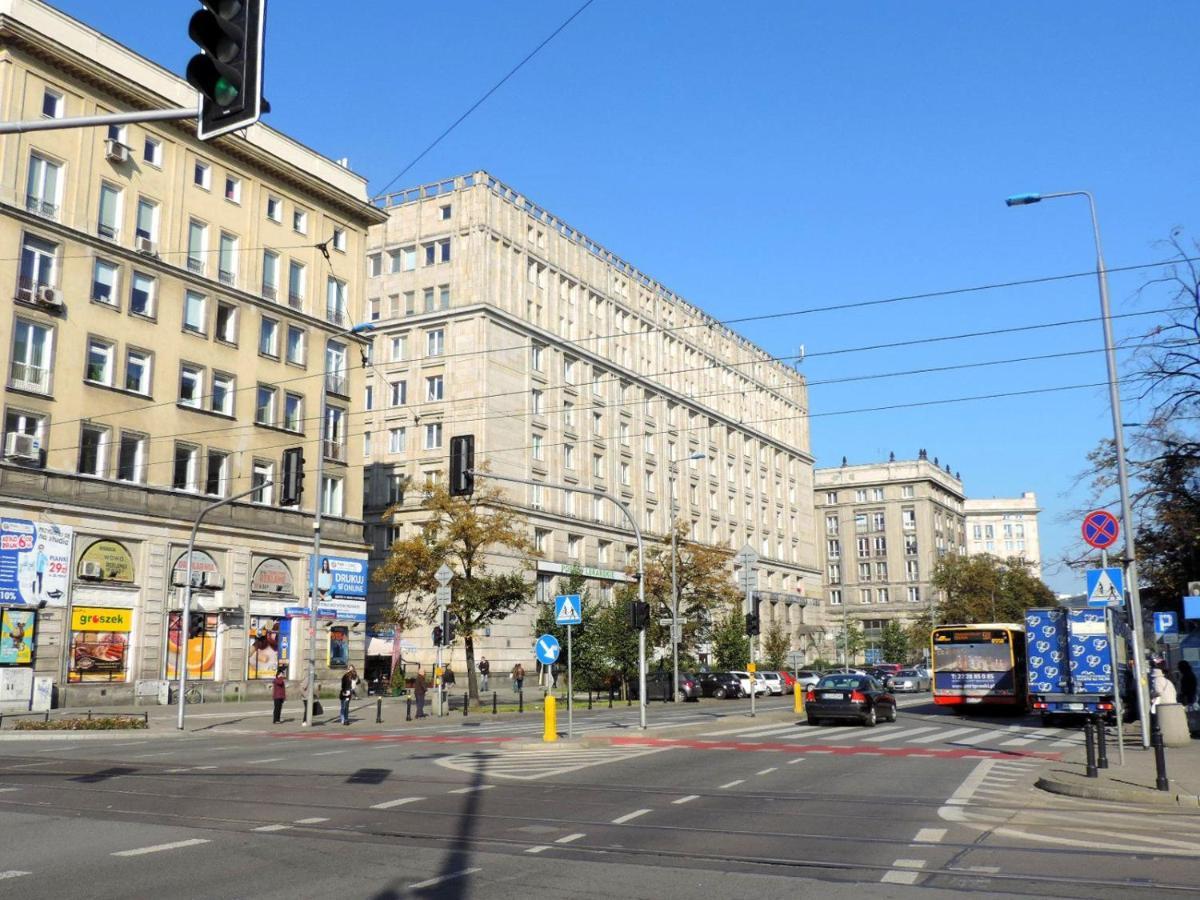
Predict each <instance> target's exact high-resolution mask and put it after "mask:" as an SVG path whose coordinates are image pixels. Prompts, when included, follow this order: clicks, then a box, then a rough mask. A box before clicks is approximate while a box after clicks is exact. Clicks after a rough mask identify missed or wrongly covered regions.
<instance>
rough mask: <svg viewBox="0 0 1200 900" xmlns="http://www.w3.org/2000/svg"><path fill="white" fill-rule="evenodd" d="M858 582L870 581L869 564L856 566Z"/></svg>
mask: <svg viewBox="0 0 1200 900" xmlns="http://www.w3.org/2000/svg"><path fill="white" fill-rule="evenodd" d="M858 580H859V581H870V580H871V564H870V563H869V562H865V563H859V564H858Z"/></svg>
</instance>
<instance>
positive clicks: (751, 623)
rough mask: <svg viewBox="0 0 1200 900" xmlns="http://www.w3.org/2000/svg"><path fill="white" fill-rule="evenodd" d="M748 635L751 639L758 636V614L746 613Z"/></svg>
mask: <svg viewBox="0 0 1200 900" xmlns="http://www.w3.org/2000/svg"><path fill="white" fill-rule="evenodd" d="M746 634H748V635H750V636H751V637H754V636H755V635H756V634H758V613H756V612H752V613H746Z"/></svg>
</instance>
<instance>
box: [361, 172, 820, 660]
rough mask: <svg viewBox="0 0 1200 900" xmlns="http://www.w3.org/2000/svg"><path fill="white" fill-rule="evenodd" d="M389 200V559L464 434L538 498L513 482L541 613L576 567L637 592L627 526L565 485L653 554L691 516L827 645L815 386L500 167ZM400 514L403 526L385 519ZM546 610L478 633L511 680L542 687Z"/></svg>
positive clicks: (378, 290)
mask: <svg viewBox="0 0 1200 900" xmlns="http://www.w3.org/2000/svg"><path fill="white" fill-rule="evenodd" d="M381 204H382V206H383V208H384V209H385V210H386V211H387V213H388V220H387V222H386V224H384V225H381V226H378V227H375V228H373V229H372V230H371V232H370V239H369V243H368V247H367V267H368V274H369V276H370V279H369V288H368V303H369V309H370V310H371V318H372V319H373V320H374V321H375V324H376V326H377V329H376V331H375V345H374V361H373V367H372V370H371V373H370V374H369V376H368V379H367V384H366V391H367V394H366V400H367V405H368V407H369V409H368V412H367V424H366V425H365V426H364V427H365V428H366V429H368V430H369V431H370V449H369V451H368V453H369V459H370V461H371V465H370V467H369V471H370V474H369V476H368V479H367V489H366V497H365V503H366V519H367V522H368V526H369V527H370V528H372V533H371V535H370V537H371V538H372V540H371V542H372V544H373V559H375V560H380V559H382V558H383V557H384V555H385V554H386V553H387V550H388V548H389V547H390V543H391V541H392V540H394V539H395V538H396V537H397V536H398V535H400V534H401V533H403V530H404V529H406V528H409V527H412V526H413V525H414V523H417V522H419V521H420V519H421V513H420V510H419V509H418V505H419V503H420V500H421V495H420V488H421V486H422V485H423V484H425V483H426V482H428V481H430V480H436V479H438V478H441V477H442V475H443V472H444V471H445V469H446V465H447V452H448V451H447V445H448V443H449V438H450V437H451V436H453V435H457V434H473V435H474V436H475V440H476V444H475V453H476V460H477V462H478V463H480V464H484V463H486V465H488V466H490V467H491V470H492V471H493V472H494V473H496V474H499V475H508V476H512V477H516V478H523V479H528V480H531V481H535V482H539V483H538V484H535V485H532V486H515V485H506V488H507V491H508V496H509V497H510V499H511V500H512V502H513V503H514V504H515V505H516V506H518V507H519V508H520V509H521V510H522V511H523V512H524V513H525V514H526V515H527V516H528V517H529V519H530V520H531V524H532V529H533V534H532V538H533V540H534V542H535V544H536V547H537V549H538V551H539V553H540V559H538V560H537V563H536V571H537V581H538V598H539V600H544V599H545V598H546V597H547V595H548V592H549V591H550V590H551V585H552V582H553V581H554V579H555V578H556V577H557V576H558V575H559V574H562V573H565V572H568V571H571V570H573V569H576V568H579V569H581V570H582V571H583V572H584V573H585V574H586V575H587V576H588V577H589V578H590V579H591V580H592V582H593V585H592V587H593V590H594V591H595V592H596V593H597V594H598V595H599V596H601V597H604V598H609V597H611V596H612V587H613V585H614V584H617V583H619V582H622V581H624V580H625V579H626V575H625V569H626V566H628V565H630V564H631V562H632V561H633V559H634V556H635V541H634V535H633V532H632V529H631V528H630V526H629V524H628V522H627V521H626V520H625V519H624V517H623V515H622V514H621V513H620V511H619V510H618V509H617V508H616V507H615V506H614V505H613V504H611V503H609V502H606V501H605V500H603V499H601V498H594V497H592V496H590V495H586V494H582V493H572V492H567V491H562V490H559V489H556V488H552V487H550V486H549V485H551V484H567V485H578V486H580V487H581V488H599V489H603V490H605V491H607V492H608V493H610V494H612V495H614V496H616V497H619V498H620V499H621V500H622V501H623V502H625V503H627V504H628V505H629V507H630V509H631V510H632V512H633V514H634V515H635V516H636V517H637V521H638V525H639V526H640V528H641V529H642V531H643V533H644V535H645V537H646V540H647V542H650V541H660V540H662V539H663V538H664V537H665V536H666V535H668V534H669V529H670V527H671V521H672V518H673V516H677V517H678V518H679V519H681V520H683V521H685V522H687V523H688V527H689V530H690V534H691V536H692V538H693V539H695V540H697V541H701V542H705V543H710V544H716V545H724V546H727V547H729V548H731V549H733V550H735V551H736V550H738V549H740V548H741V547H742V546H743V545H745V544H746V543H749V544H751V545H752V546H753V547H754V549H755V550H756V551H757V552H758V553H759V554H760V556H761V558H762V562H761V564H760V577H759V587H760V588H761V589H762V590H764V591H771V592H774V593H775V594H776V595H777V596H776V597H775V598H774V599H773V600H769V601H768V603H767V605H766V608H765V609H764V617H765V619H766V620H767V622H769V621H770V620H771V617H772V616H775V617H777V618H778V619H779V621H780V622H781V623H783V624H785V625H786V626H787V627H788V628H789V630H790V631H791V632H792V634H793V635H794V639H795V642H796V645H797V646H803V645H804V643H805V641H807V640H810V637H808V632H810V631H811V630H812V628H813V626H812V625H811V624H810V623H811V622H813V621H814V620H815V617H817V616H818V615H819V609H818V598H819V592H820V572H819V569H818V561H817V551H816V544H815V534H814V528H813V519H812V463H813V460H812V456H811V455H810V452H809V447H810V441H809V433H808V418H807V415H806V413H807V391H806V388H805V384H804V381H803V378H802V377H801V376H800V375H799V374H797V372H796V371H795V370H794V369H791V368H789V367H788V366H786V365H783V364H780V363H778V362H775V361H774V360H772V359H771V357H770V356H769V354H767V353H766V352H765V351H763V350H762V349H760V348H758V347H756V346H755V345H753V344H752V343H751V342H750V341H748V340H746V339H745V338H743V337H741V336H740V335H738V334H736V333H735V332H733V331H731V330H730V329H729V328H727V327H725V326H723V325H721V324H720V323H718V322H716V321H715V320H714V319H712V318H711V317H710V316H708V315H706V314H705V313H704V312H703V311H702V310H700V309H698V308H697V307H696V306H694V305H692V304H691V303H689V302H688V301H686V300H684V299H683V298H682V297H679V296H678V295H676V294H674V293H673V292H671V291H670V290H668V289H667V288H665V287H664V286H663V285H661V284H659V283H658V282H657V281H655V280H654V279H652V278H651V277H649V276H647V275H645V274H644V273H643V272H641V271H640V270H638V269H637V268H635V267H634V266H633V265H631V264H630V263H628V262H626V261H625V260H623V259H621V258H620V257H618V256H616V255H615V254H614V253H612V252H611V251H609V250H607V249H605V248H604V247H602V246H600V245H599V244H597V243H596V242H595V241H593V240H591V239H590V238H588V237H587V236H586V235H584V234H582V233H581V232H579V231H578V230H576V229H575V228H573V227H572V226H570V225H568V224H566V223H565V222H563V221H562V220H560V219H559V218H557V217H556V216H554V215H553V214H552V213H550V212H548V211H547V210H545V209H543V208H542V207H540V206H538V205H537V204H535V203H534V202H533V201H531V200H530V199H528V198H527V197H525V196H524V195H522V194H520V193H519V192H517V191H516V190H514V189H513V188H511V187H509V186H507V185H505V184H503V183H502V182H500V181H498V180H497V179H496V178H494V177H492V176H491V175H489V174H488V173H486V172H475V173H472V174H470V175H466V176H462V177H457V178H453V179H449V180H447V181H443V182H439V183H436V184H429V185H425V186H422V187H418V188H414V189H412V190H408V191H401V192H398V193H395V194H391V195H388V196H387V197H386V198H383V199H382V200H381ZM414 488H415V489H414ZM393 503H400V504H401V507H400V509H401V512H400V513H399V514H398V515H397V516H396V517H395V519H394V520H393V521H387V522H383V521H380V516H381V514H382V513H383V511H384V510H385V509H386V508H387V507H388V506H389V505H391V504H393ZM372 523H378V524H377V525H372ZM510 562H512V561H510ZM799 598H805V599H806V600H807V601H808V603H809V604H810V605H809V606H808V608H807V609H803V608H802V607H801V604H800V603H799V602H794V601H796V600H798V599H799ZM390 602H391V598H390V596H388V595H386V593H383V592H379V593H376V594H375V595H373V597H372V603H371V605H372V608H373V609H381V608H382V607H384V606H386V605H388V604H390ZM535 614H536V610H535V609H530V610H527V611H523V612H521V613H519V614H516V615H513V616H511V617H509V619H508V620H507V621H505V622H504V623H502V624H500V625H498V626H497V627H494V628H491V629H488V631H487V632H486V633H484V634H479V635H476V640H477V642H478V644H477V645H478V646H479V648H480V649H479V651H477V652H482V653H485V654H486V655H487V656H488V658H489V660H490V661H491V663H492V666H493V672H497V671H507V669H508V668H509V667H510V666H511V665H512V664H513V663H515V662H517V661H520V662H522V663H524V664H525V665H526V666H527V667H528V668H530V669H531V670H532V650H531V647H532V640H533V634H532V631H531V628H532V622H533V618H534V616H535ZM655 614H656V615H658V614H659V613H658V611H656V613H655ZM405 641H406V642H407V647H408V649H407V651H406V654H405V655H406V658H413V659H416V660H424V661H428V660H429V659H431V658H432V653H433V651H432V647H431V646H430V642H431V641H430V636H429V628H428V626H424V625H423V626H421V627H420V628H419V629H417V630H414V631H413V632H411V633H409V634H408V635H406V636H405ZM455 652H456V653H458V654H460V655H461V653H462V650H461V643H460V644H459V645H458V646H457V647H456V648H455ZM459 664H461V663H459ZM459 671H461V669H460V670H459Z"/></svg>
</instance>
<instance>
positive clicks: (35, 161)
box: [25, 153, 62, 219]
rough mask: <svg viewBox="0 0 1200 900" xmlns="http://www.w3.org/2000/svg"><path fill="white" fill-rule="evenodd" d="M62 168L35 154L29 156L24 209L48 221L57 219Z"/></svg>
mask: <svg viewBox="0 0 1200 900" xmlns="http://www.w3.org/2000/svg"><path fill="white" fill-rule="evenodd" d="M61 190H62V166H60V165H59V164H58V163H54V162H51V161H50V160H48V159H46V158H45V157H43V156H40V155H39V154H37V153H31V154H30V155H29V175H28V177H27V180H26V182H25V208H26V209H27V210H29V211H30V212H32V213H37V214H38V215H39V216H45V217H46V218H48V219H57V218H58V209H59V206H60V205H61V202H62V200H61V196H60V192H61Z"/></svg>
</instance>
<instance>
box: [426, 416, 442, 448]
mask: <svg viewBox="0 0 1200 900" xmlns="http://www.w3.org/2000/svg"><path fill="white" fill-rule="evenodd" d="M441 446H442V423H441V422H434V423H432V424H430V425H426V426H425V449H426V450H438V449H440V448H441Z"/></svg>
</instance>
